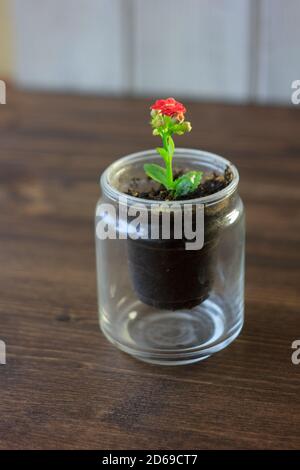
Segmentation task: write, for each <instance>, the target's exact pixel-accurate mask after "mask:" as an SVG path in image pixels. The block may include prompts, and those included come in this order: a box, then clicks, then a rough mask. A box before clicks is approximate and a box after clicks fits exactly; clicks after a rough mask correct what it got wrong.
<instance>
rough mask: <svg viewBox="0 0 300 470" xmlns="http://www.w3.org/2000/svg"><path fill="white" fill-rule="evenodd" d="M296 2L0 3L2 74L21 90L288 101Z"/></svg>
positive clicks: (295, 72)
mask: <svg viewBox="0 0 300 470" xmlns="http://www.w3.org/2000/svg"><path fill="white" fill-rule="evenodd" d="M299 23H300V0H214V1H211V0H26V1H24V0H0V43H1V49H0V78H1V79H2V80H6V81H8V82H9V83H15V84H17V85H18V86H20V87H22V88H27V89H46V90H56V91H70V92H74V91H75V92H80V93H99V94H110V95H111V94H114V95H124V94H126V95H144V96H147V95H159V94H161V95H164V94H167V95H175V96H182V97H184V96H186V97H191V98H194V99H202V100H203V99H205V100H218V101H232V102H249V101H251V102H268V103H282V104H290V102H291V83H292V81H293V80H296V79H299V78H300V61H299V55H300V27H299Z"/></svg>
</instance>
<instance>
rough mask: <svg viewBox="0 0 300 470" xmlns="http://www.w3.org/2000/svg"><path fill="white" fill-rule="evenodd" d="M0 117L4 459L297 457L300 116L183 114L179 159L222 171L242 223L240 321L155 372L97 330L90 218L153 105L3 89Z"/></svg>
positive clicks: (202, 108) (137, 141)
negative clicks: (193, 361)
mask: <svg viewBox="0 0 300 470" xmlns="http://www.w3.org/2000/svg"><path fill="white" fill-rule="evenodd" d="M7 99H8V104H7V105H2V106H0V129H1V130H0V150H1V160H0V162H1V164H0V165H1V166H0V170H1V171H0V178H1V184H0V215H1V225H0V243H1V245H0V293H1V295H0V339H2V340H4V341H5V342H6V346H7V364H6V365H0V392H1V397H0V447H1V448H2V449H7V448H13V449H21V448H26V449H28V448H34V449H50V448H52V449H54V448H55V449H60V448H62V449H75V448H79V449H90V448H97V449H192V448H195V449H211V448H218V449H224V448H226V449H227V448H235V449H240V448H251V449H254V448H255V449H262V448H272V449H282V448H289V449H295V448H299V447H300V365H298V366H297V365H293V364H292V362H291V354H292V349H291V344H292V341H293V340H295V339H300V289H299V280H300V250H299V248H300V244H299V230H300V222H299V202H300V184H299V173H300V137H299V136H300V112H299V111H300V107H299V108H298V109H296V107H294V108H293V109H287V108H277V107H255V106H234V105H220V104H208V103H205V104H203V103H198V104H196V103H190V104H189V103H187V105H188V108H189V117H190V118H191V121H192V123H193V132H192V133H191V134H190V135H188V136H183V137H182V138H180V145H181V146H189V147H196V148H204V149H207V150H209V151H213V152H217V153H221V154H222V155H224V156H226V157H228V158H229V159H232V160H233V161H234V162H235V163H236V165H237V166H238V168H239V170H240V176H241V182H240V192H241V195H242V197H243V199H244V202H245V205H246V210H247V234H248V237H247V278H246V322H245V326H244V329H243V331H242V334H241V335H240V337H239V338H238V339H237V340H236V341H235V342H234V343H233V344H232V345H231V346H230V347H228V348H227V349H225V350H224V351H222V352H220V353H218V354H216V355H215V356H213V357H211V358H210V359H208V360H206V361H204V362H202V363H199V364H197V365H193V366H188V367H177V368H172V367H170V368H167V367H156V366H151V365H147V364H144V363H142V362H138V361H136V360H135V359H133V358H131V357H130V356H127V355H126V354H123V353H121V352H120V351H118V350H117V349H115V348H114V347H113V346H112V345H111V344H110V343H108V342H107V340H106V339H105V338H104V337H103V335H102V334H101V332H100V331H99V327H98V319H97V299H96V282H95V252H94V234H93V230H94V228H93V212H94V207H95V203H96V200H97V198H98V195H99V187H98V180H99V175H100V173H101V172H102V171H103V169H104V168H105V167H106V166H107V165H108V164H109V163H110V162H112V161H113V160H114V159H116V158H118V157H120V156H122V155H125V154H128V153H130V152H134V151H138V150H142V149H144V148H151V147H153V146H154V145H155V144H156V141H155V139H154V138H153V137H152V136H151V131H150V128H149V125H148V119H149V116H148V112H149V111H148V108H149V105H150V104H151V100H141V99H139V100H131V99H126V98H124V99H109V98H95V97H77V96H71V95H69V96H64V95H51V94H48V95H47V94H34V93H32V94H31V93H21V92H17V91H13V90H10V91H9V93H8V97H7ZM177 142H179V139H178V140H177Z"/></svg>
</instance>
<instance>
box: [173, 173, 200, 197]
mask: <svg viewBox="0 0 300 470" xmlns="http://www.w3.org/2000/svg"><path fill="white" fill-rule="evenodd" d="M202 175H203V172H202V171H189V172H188V173H186V174H185V175H182V176H180V178H177V180H175V182H174V183H175V185H174V186H175V197H176V198H179V197H182V196H186V195H187V194H189V193H193V192H194V191H195V190H196V189H197V188H198V186H199V184H200V181H201V179H202Z"/></svg>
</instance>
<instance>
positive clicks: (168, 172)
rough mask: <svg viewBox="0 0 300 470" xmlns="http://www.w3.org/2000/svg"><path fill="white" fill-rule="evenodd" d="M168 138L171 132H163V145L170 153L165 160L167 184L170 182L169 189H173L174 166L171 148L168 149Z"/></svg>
mask: <svg viewBox="0 0 300 470" xmlns="http://www.w3.org/2000/svg"><path fill="white" fill-rule="evenodd" d="M168 138H169V134H168V133H163V135H162V141H163V147H164V149H165V150H166V152H167V154H168V158H167V159H166V160H165V164H166V176H167V184H168V187H169V189H172V188H173V185H174V182H173V168H172V156H171V155H170V154H169V149H168Z"/></svg>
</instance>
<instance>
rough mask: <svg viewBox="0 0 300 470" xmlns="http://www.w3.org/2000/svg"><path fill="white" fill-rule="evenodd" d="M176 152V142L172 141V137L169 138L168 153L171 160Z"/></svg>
mask: <svg viewBox="0 0 300 470" xmlns="http://www.w3.org/2000/svg"><path fill="white" fill-rule="evenodd" d="M174 150H175V144H174V140H173V139H172V137H171V136H169V138H168V152H169V156H170V157H171V158H172V157H173V154H174Z"/></svg>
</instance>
